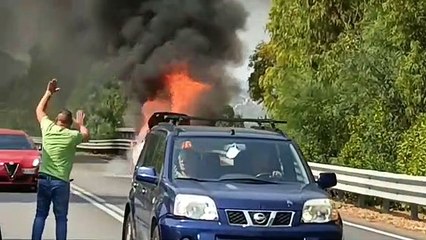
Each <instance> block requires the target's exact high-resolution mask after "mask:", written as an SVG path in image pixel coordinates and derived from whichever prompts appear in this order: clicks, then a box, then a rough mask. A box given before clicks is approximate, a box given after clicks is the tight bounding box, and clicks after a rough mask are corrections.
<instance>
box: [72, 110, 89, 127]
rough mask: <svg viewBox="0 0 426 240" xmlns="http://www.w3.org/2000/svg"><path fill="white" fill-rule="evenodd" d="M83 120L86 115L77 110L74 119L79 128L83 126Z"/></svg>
mask: <svg viewBox="0 0 426 240" xmlns="http://www.w3.org/2000/svg"><path fill="white" fill-rule="evenodd" d="M84 118H86V114H84V112H83V111H82V110H78V111H77V113H76V117H75V119H74V122H75V124H77V125H78V126H79V127H80V126H84Z"/></svg>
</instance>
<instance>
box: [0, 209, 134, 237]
mask: <svg viewBox="0 0 426 240" xmlns="http://www.w3.org/2000/svg"><path fill="white" fill-rule="evenodd" d="M121 239H122V240H135V236H134V235H133V227H132V217H131V216H130V213H128V214H127V215H126V217H125V218H124V222H123V231H122V235H121ZM0 240H1V239H0Z"/></svg>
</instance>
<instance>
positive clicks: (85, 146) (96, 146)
mask: <svg viewBox="0 0 426 240" xmlns="http://www.w3.org/2000/svg"><path fill="white" fill-rule="evenodd" d="M31 138H32V139H33V142H34V143H35V144H36V145H40V144H41V143H42V140H41V137H31ZM132 142H134V141H133V140H131V139H103V140H90V141H89V142H84V143H81V144H79V145H78V146H77V148H78V149H79V150H92V151H106V150H113V151H114V150H115V151H116V150H129V149H130V146H131V144H132Z"/></svg>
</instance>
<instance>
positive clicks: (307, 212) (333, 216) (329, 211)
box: [302, 198, 339, 223]
mask: <svg viewBox="0 0 426 240" xmlns="http://www.w3.org/2000/svg"><path fill="white" fill-rule="evenodd" d="M338 218H339V213H338V212H337V209H336V207H335V204H334V202H333V200H330V199H327V198H325V199H311V200H308V201H306V202H305V204H304V205H303V211H302V222H304V223H326V222H330V221H335V220H337V219H338Z"/></svg>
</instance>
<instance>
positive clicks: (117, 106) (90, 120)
mask: <svg viewBox="0 0 426 240" xmlns="http://www.w3.org/2000/svg"><path fill="white" fill-rule="evenodd" d="M127 101H128V100H127V97H125V95H124V94H123V88H122V82H120V81H118V80H115V79H113V80H111V81H108V82H106V83H105V84H104V85H103V86H102V88H99V89H93V93H92V94H91V95H90V96H89V97H88V99H87V104H85V107H84V108H85V110H86V112H87V126H88V128H89V129H90V131H91V134H92V138H95V139H105V138H113V137H115V129H116V128H118V127H122V126H123V124H124V123H123V115H124V112H125V110H126V108H127Z"/></svg>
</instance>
